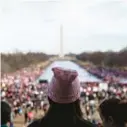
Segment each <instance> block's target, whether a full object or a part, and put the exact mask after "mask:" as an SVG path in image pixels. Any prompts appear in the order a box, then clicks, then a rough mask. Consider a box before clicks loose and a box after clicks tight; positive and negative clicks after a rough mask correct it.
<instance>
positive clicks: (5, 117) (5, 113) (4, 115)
mask: <svg viewBox="0 0 127 127" xmlns="http://www.w3.org/2000/svg"><path fill="white" fill-rule="evenodd" d="M10 119H11V107H10V105H9V104H8V103H7V102H5V101H1V124H2V125H3V124H7V123H8V122H10Z"/></svg>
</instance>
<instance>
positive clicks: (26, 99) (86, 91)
mask: <svg viewBox="0 0 127 127" xmlns="http://www.w3.org/2000/svg"><path fill="white" fill-rule="evenodd" d="M94 71H95V70H93V72H94ZM93 72H91V73H93ZM95 72H96V71H95ZM97 72H98V74H100V73H101V74H102V75H103V74H105V73H106V74H107V72H105V71H104V70H103V72H102V71H100V72H99V71H97ZM42 73H43V71H42V70H41V69H40V68H38V67H36V68H24V69H21V70H20V71H17V72H16V73H13V74H6V75H3V76H2V79H1V100H2V101H7V102H8V103H9V104H10V105H11V108H12V111H13V113H12V116H11V118H12V120H11V121H13V119H14V118H15V117H17V115H24V118H25V121H24V124H25V125H26V124H27V123H30V122H32V121H33V120H34V119H36V117H37V116H36V115H35V114H34V113H33V112H35V113H37V112H38V110H43V111H44V114H45V113H46V112H47V111H48V108H49V101H48V99H47V93H48V89H47V88H48V82H47V81H41V80H40V81H39V82H36V81H37V79H38V77H39V76H40V75H41V74H42ZM110 74H111V72H110V71H109V75H110ZM125 76H126V75H125ZM80 93H81V94H80V98H81V108H82V111H83V117H84V118H85V119H86V120H88V121H90V122H91V123H93V124H95V125H98V126H101V125H102V121H101V120H100V117H99V115H98V110H97V108H98V105H99V104H100V103H101V101H102V100H104V99H105V98H106V99H110V98H117V99H120V100H121V99H122V100H127V84H119V83H108V84H107V88H105V89H103V88H101V87H100V85H99V83H90V82H87V83H82V84H81V85H80ZM44 114H41V116H42V115H44ZM97 116H98V117H97Z"/></svg>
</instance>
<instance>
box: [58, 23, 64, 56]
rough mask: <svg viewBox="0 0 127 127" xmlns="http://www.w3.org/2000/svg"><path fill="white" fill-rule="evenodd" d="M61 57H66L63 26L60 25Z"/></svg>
mask: <svg viewBox="0 0 127 127" xmlns="http://www.w3.org/2000/svg"><path fill="white" fill-rule="evenodd" d="M59 57H61V58H63V57H64V51H63V25H62V24H61V25H60V54H59Z"/></svg>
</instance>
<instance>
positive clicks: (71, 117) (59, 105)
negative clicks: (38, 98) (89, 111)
mask: <svg viewBox="0 0 127 127" xmlns="http://www.w3.org/2000/svg"><path fill="white" fill-rule="evenodd" d="M52 70H53V72H54V76H53V78H52V81H51V83H50V84H49V87H48V99H49V103H50V108H49V110H48V112H47V113H46V115H45V117H44V118H42V119H40V120H37V121H34V122H33V123H31V124H30V125H29V126H28V127H41V126H42V127H93V124H92V123H90V122H88V121H86V120H84V119H83V117H82V112H81V108H80V100H79V98H80V82H79V80H78V78H77V76H78V74H77V72H76V71H72V70H64V69H62V68H53V69H52Z"/></svg>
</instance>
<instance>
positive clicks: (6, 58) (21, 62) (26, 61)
mask: <svg viewBox="0 0 127 127" xmlns="http://www.w3.org/2000/svg"><path fill="white" fill-rule="evenodd" d="M49 57H50V56H49V55H46V54H44V53H40V52H39V53H32V52H28V53H26V54H24V53H21V52H16V53H13V54H10V53H9V54H4V53H2V54H1V72H2V73H8V72H14V71H16V70H19V69H21V68H24V67H28V66H30V65H33V64H38V63H40V62H43V61H46V60H48V59H49Z"/></svg>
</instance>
